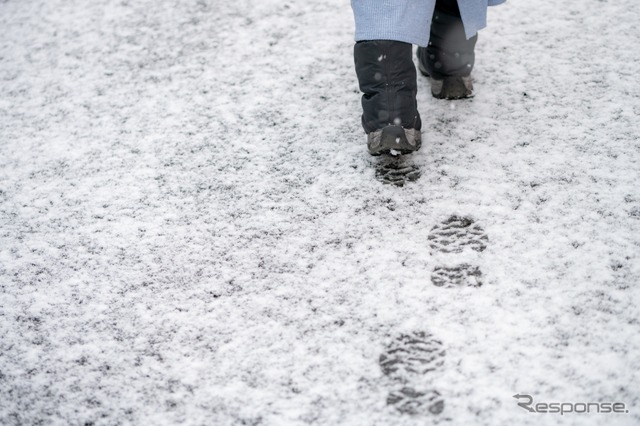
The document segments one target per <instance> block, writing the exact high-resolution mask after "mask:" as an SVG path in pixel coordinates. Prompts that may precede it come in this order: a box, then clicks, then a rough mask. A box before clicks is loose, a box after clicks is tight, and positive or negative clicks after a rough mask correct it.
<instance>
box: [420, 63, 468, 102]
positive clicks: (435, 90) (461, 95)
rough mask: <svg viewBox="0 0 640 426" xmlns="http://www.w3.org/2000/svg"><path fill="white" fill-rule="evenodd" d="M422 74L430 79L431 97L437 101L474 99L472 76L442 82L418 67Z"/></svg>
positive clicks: (454, 77)
mask: <svg viewBox="0 0 640 426" xmlns="http://www.w3.org/2000/svg"><path fill="white" fill-rule="evenodd" d="M418 69H419V70H420V74H422V75H424V76H425V77H427V78H428V79H429V83H430V84H431V95H432V96H433V97H434V98H436V99H448V100H455V99H466V98H472V97H473V81H472V80H471V76H464V77H461V76H450V77H445V78H443V79H442V80H438V79H435V78H433V77H431V76H430V75H429V73H428V72H427V70H426V69H425V68H424V67H423V66H422V64H419V65H418Z"/></svg>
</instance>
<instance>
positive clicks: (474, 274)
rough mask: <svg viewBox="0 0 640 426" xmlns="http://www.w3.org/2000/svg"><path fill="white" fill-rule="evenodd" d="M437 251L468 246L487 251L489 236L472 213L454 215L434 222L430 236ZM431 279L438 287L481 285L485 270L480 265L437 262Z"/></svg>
mask: <svg viewBox="0 0 640 426" xmlns="http://www.w3.org/2000/svg"><path fill="white" fill-rule="evenodd" d="M427 238H428V240H429V246H430V247H431V249H432V250H433V251H436V252H440V253H454V254H455V253H461V252H462V251H463V250H464V249H465V248H470V249H471V250H473V251H476V252H479V253H481V252H483V251H484V250H485V249H486V248H487V244H488V242H489V237H487V234H486V233H485V232H484V229H483V228H482V227H481V226H480V225H478V224H477V223H476V222H475V221H474V220H473V219H471V218H470V217H461V216H455V215H454V216H451V217H449V218H448V219H447V220H445V221H443V222H442V223H439V224H438V225H436V226H434V227H433V228H432V229H431V232H429V236H428V237H427ZM431 282H432V283H433V284H434V285H436V286H438V287H445V288H450V287H462V286H469V287H480V286H481V285H482V271H481V270H480V268H479V267H478V266H475V265H470V264H468V263H461V264H458V265H456V266H436V267H435V268H434V270H433V273H432V274H431Z"/></svg>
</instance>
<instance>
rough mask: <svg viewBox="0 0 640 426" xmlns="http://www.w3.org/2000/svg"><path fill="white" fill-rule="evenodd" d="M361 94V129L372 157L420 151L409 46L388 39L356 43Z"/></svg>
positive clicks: (356, 61)
mask: <svg viewBox="0 0 640 426" xmlns="http://www.w3.org/2000/svg"><path fill="white" fill-rule="evenodd" d="M354 59H355V68H356V74H357V76H358V82H359V84H360V90H361V91H362V92H363V95H362V111H363V114H362V127H363V128H364V131H365V132H366V133H367V146H368V148H369V152H370V153H371V154H373V155H379V154H383V153H388V152H390V151H391V150H394V151H397V152H401V153H408V152H412V151H415V150H417V149H419V148H420V145H421V137H420V128H421V121H420V114H419V113H418V108H417V102H416V93H417V90H418V87H417V82H416V69H415V66H414V64H413V60H412V49H411V44H409V43H405V42H400V41H391V40H368V41H359V42H357V43H356V45H355V47H354Z"/></svg>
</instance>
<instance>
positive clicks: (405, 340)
mask: <svg viewBox="0 0 640 426" xmlns="http://www.w3.org/2000/svg"><path fill="white" fill-rule="evenodd" d="M444 356H445V350H444V348H443V347H442V342H440V341H439V340H437V339H436V338H435V337H434V336H433V335H431V334H429V333H425V332H424V331H417V332H413V333H409V334H400V335H398V336H396V337H395V338H394V339H392V340H391V341H390V342H389V344H388V345H387V346H386V348H385V350H384V352H383V353H382V354H381V355H380V360H379V363H380V368H381V369H382V372H383V373H384V374H385V376H387V377H388V378H389V379H390V380H391V382H392V386H391V391H390V392H389V395H388V396H387V405H389V406H391V407H393V408H395V409H396V410H397V411H399V412H400V413H402V414H409V415H428V414H431V415H437V414H440V413H442V411H443V410H444V399H443V398H442V396H441V395H440V393H439V392H438V391H437V390H435V389H433V387H432V386H431V384H430V382H431V380H430V378H431V377H433V375H434V374H437V373H438V372H439V371H440V370H441V369H442V367H443V365H444Z"/></svg>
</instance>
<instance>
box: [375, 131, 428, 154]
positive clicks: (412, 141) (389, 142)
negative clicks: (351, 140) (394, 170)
mask: <svg viewBox="0 0 640 426" xmlns="http://www.w3.org/2000/svg"><path fill="white" fill-rule="evenodd" d="M421 146H422V135H421V134H420V130H416V129H405V128H403V127H402V126H387V127H384V128H382V129H380V130H376V131H374V132H371V133H369V134H368V135H367V148H368V149H369V154H371V155H382V154H390V153H391V152H392V151H394V152H397V153H400V154H410V153H412V152H414V151H417V150H418V149H420V147H421Z"/></svg>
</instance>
